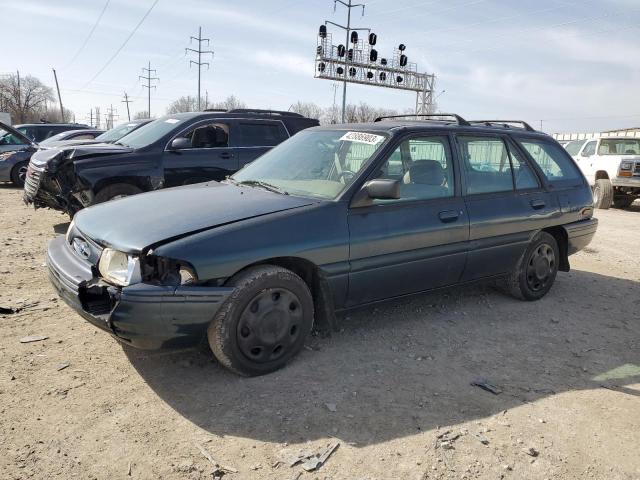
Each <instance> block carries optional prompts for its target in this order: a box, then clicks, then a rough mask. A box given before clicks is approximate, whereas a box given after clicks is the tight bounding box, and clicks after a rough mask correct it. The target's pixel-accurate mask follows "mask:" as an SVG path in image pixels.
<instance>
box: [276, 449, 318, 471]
mask: <svg viewBox="0 0 640 480" xmlns="http://www.w3.org/2000/svg"><path fill="white" fill-rule="evenodd" d="M313 455H314V452H312V451H311V450H306V449H304V450H302V449H299V450H296V451H291V450H290V449H283V450H280V459H281V460H282V463H284V464H286V465H288V466H289V467H293V466H295V465H296V464H298V463H300V462H303V461H305V460H307V459H308V458H311V457H313Z"/></svg>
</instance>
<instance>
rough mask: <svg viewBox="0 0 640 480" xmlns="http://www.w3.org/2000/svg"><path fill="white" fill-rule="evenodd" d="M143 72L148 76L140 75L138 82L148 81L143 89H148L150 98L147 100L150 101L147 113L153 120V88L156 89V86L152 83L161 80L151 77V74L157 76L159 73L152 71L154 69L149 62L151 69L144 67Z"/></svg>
mask: <svg viewBox="0 0 640 480" xmlns="http://www.w3.org/2000/svg"><path fill="white" fill-rule="evenodd" d="M142 71H143V72H147V74H146V75H138V80H140V79H142V80H146V81H147V83H146V85H145V84H144V83H143V84H142V87H143V88H146V89H147V92H148V97H147V100H148V107H147V113H148V114H149V118H151V89H152V88H156V86H155V85H152V84H151V82H152V81H154V80H158V81H159V80H160V79H159V78H158V77H152V76H151V72H153V73H154V74H155V73H157V72H156V71H155V69H152V68H151V62H149V68H145V67H143V68H142Z"/></svg>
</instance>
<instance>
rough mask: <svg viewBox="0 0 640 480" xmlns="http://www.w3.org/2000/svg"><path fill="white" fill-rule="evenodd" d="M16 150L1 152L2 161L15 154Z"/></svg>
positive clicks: (0, 159)
mask: <svg viewBox="0 0 640 480" xmlns="http://www.w3.org/2000/svg"><path fill="white" fill-rule="evenodd" d="M14 153H15V152H5V153H0V162H4V161H5V160H7V159H8V158H9V157H11V155H13V154H14Z"/></svg>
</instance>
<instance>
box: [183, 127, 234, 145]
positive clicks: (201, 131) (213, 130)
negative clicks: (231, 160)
mask: <svg viewBox="0 0 640 480" xmlns="http://www.w3.org/2000/svg"><path fill="white" fill-rule="evenodd" d="M181 137H184V138H186V139H188V140H189V141H190V142H191V148H227V147H229V125H227V124H225V123H208V124H204V125H198V126H197V127H195V128H193V129H191V130H189V131H187V132H185V133H184V134H183V135H181Z"/></svg>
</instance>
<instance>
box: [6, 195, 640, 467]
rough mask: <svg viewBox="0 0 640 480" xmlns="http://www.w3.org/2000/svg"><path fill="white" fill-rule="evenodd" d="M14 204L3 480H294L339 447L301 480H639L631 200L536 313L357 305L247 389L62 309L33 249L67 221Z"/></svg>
mask: <svg viewBox="0 0 640 480" xmlns="http://www.w3.org/2000/svg"><path fill="white" fill-rule="evenodd" d="M20 194H21V193H20V191H19V190H16V189H14V188H11V187H9V186H0V221H1V225H2V233H1V238H0V245H1V248H0V279H1V280H0V286H1V289H0V306H2V307H9V308H15V309H19V311H18V313H13V314H4V315H2V314H0V472H1V473H0V477H1V478H20V479H22V478H64V479H67V478H76V477H77V478H87V479H93V478H96V479H113V478H166V479H177V478H180V479H182V478H188V479H198V478H209V479H210V478H212V475H213V474H212V472H213V470H214V467H213V465H212V464H211V463H210V462H209V461H208V460H207V459H206V458H205V456H204V455H203V454H202V453H201V451H200V449H199V447H198V445H199V446H201V447H202V448H204V449H205V450H206V451H207V452H209V454H210V455H211V456H212V458H214V459H215V460H216V461H218V462H219V463H221V464H223V465H226V466H229V467H232V468H235V469H237V470H238V472H237V473H227V474H226V475H224V477H225V480H233V479H254V478H255V479H287V480H288V479H292V478H297V477H296V475H297V474H298V472H303V470H302V468H301V466H300V465H297V466H295V467H293V468H291V467H289V466H288V465H286V464H284V463H279V464H278V463H277V462H278V461H279V460H282V458H283V457H282V455H283V454H287V453H295V452H296V451H297V450H298V449H300V448H302V449H307V450H311V451H319V452H320V451H322V450H323V449H324V448H325V447H326V446H327V445H328V444H329V443H330V442H339V443H340V445H339V448H338V449H337V450H336V451H335V452H333V454H332V455H331V456H330V457H329V459H328V460H327V461H326V463H325V465H324V466H322V467H321V468H320V469H319V470H317V471H316V472H312V473H306V472H304V473H302V476H301V477H300V479H301V480H304V479H320V480H322V479H326V478H331V479H358V480H360V479H416V480H419V479H431V478H456V479H465V478H468V479H471V478H483V479H484V478H488V479H497V478H513V479H525V478H526V479H545V478H548V479H552V478H558V479H560V478H562V479H573V478H575V479H578V478H581V479H582V478H598V479H640V453H639V452H640V322H639V320H640V316H639V315H638V310H639V308H640V256H639V255H638V247H639V243H638V239H639V238H640V207H638V206H636V207H632V209H630V210H629V211H619V210H610V211H599V212H598V213H597V215H598V217H599V219H600V222H601V223H600V229H599V231H598V234H597V237H596V239H595V240H594V242H593V243H592V244H591V246H590V247H589V248H588V249H587V250H586V251H584V252H581V253H580V254H578V255H575V256H574V257H572V259H571V262H572V266H573V270H572V271H571V273H568V274H559V277H558V280H557V282H556V285H555V286H554V288H553V289H552V291H551V292H550V294H549V295H547V297H545V298H544V299H543V300H541V301H539V302H535V303H525V302H519V301H516V300H514V299H511V298H509V297H506V296H504V295H502V294H500V293H497V292H496V291H494V290H493V289H491V288H490V287H487V286H476V287H465V288H458V289H455V290H451V291H448V292H444V293H438V294H431V295H423V296H419V297H415V298H412V299H410V300H403V301H397V302H393V303H388V304H385V305H381V306H378V307H376V308H368V309H363V310H359V311H356V312H353V313H351V314H350V315H349V316H348V317H347V318H346V319H345V321H344V322H343V329H342V331H341V332H339V333H335V334H333V335H332V337H331V338H318V337H315V338H312V339H311V340H310V341H309V342H308V345H307V348H306V349H305V350H304V351H303V352H302V354H301V355H300V356H299V357H298V358H297V359H296V360H295V361H293V362H292V363H291V364H290V365H289V366H288V367H287V368H285V369H284V370H282V371H280V372H277V373H275V374H272V375H268V376H265V377H260V378H252V379H246V378H240V377H237V376H235V375H233V374H231V373H229V372H227V371H226V370H224V369H223V368H221V367H220V366H219V365H217V364H216V363H215V362H214V361H213V360H212V357H211V356H210V355H209V354H207V353H206V352H204V351H203V352H197V351H189V352H178V353H170V354H167V353H148V352H140V351H131V350H129V349H126V348H124V347H122V346H121V345H120V344H119V343H118V342H116V341H115V340H113V339H112V338H110V337H109V336H108V335H107V334H105V333H103V332H100V331H97V330H96V329H95V328H93V327H92V326H91V325H89V324H88V323H86V322H84V321H83V320H82V319H81V318H80V317H78V316H77V315H75V314H74V313H73V312H72V311H71V310H70V309H69V308H67V307H66V306H65V305H64V304H62V303H61V302H59V301H58V300H57V299H56V296H55V295H54V293H53V290H52V289H51V288H50V286H49V283H48V281H47V278H46V270H45V267H44V263H43V262H44V251H45V245H46V243H47V241H48V240H49V239H50V238H52V237H53V236H54V235H56V234H57V233H56V232H62V231H64V229H65V228H66V222H67V219H66V218H65V217H64V216H61V215H59V214H57V213H54V212H52V211H43V210H40V211H37V212H34V211H33V210H31V209H28V208H26V207H25V206H23V205H22V204H21V201H20ZM20 308H22V309H20ZM27 335H45V336H47V337H48V339H47V340H45V341H40V342H34V343H20V339H21V338H23V337H25V336H27ZM66 364H68V366H67V367H66V368H61V367H64V365H66ZM478 378H486V379H487V380H488V381H489V382H490V383H491V384H493V385H495V386H497V387H499V389H500V390H501V391H502V392H501V393H499V394H497V395H494V394H492V393H490V392H488V391H485V390H483V389H481V388H478V387H476V386H472V385H471V382H472V381H474V380H476V379H478ZM332 410H335V411H332ZM447 432H448V433H447ZM529 449H533V450H529Z"/></svg>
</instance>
